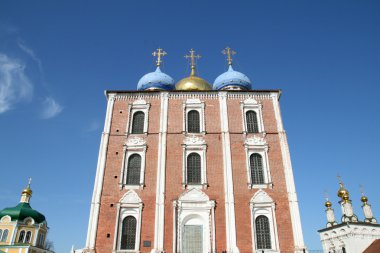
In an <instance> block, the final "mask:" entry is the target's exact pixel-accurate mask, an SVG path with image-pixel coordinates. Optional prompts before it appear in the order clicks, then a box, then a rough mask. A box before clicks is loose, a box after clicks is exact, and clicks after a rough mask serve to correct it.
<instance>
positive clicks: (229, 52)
mask: <svg viewBox="0 0 380 253" xmlns="http://www.w3.org/2000/svg"><path fill="white" fill-rule="evenodd" d="M222 54H225V55H227V62H228V65H232V56H233V55H235V54H236V52H235V51H234V50H233V49H232V48H230V47H226V48H225V49H223V51H222Z"/></svg>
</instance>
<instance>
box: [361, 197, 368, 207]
mask: <svg viewBox="0 0 380 253" xmlns="http://www.w3.org/2000/svg"><path fill="white" fill-rule="evenodd" d="M360 201H361V202H363V204H364V205H366V204H367V202H368V198H367V197H366V196H364V195H363V196H362V197H361V198H360Z"/></svg>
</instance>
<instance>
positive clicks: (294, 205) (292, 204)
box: [271, 93, 305, 252]
mask: <svg viewBox="0 0 380 253" xmlns="http://www.w3.org/2000/svg"><path fill="white" fill-rule="evenodd" d="M271 97H272V101H273V108H274V112H275V117H276V122H277V131H278V135H279V138H280V145H281V153H282V161H283V166H284V172H285V182H286V189H287V192H288V200H289V209H290V217H291V221H292V229H293V237H294V251H295V252H302V249H304V248H305V244H304V240H303V234H302V226H301V217H300V213H299V207H298V199H297V193H296V187H295V184H294V176H293V168H292V163H291V160H290V152H289V146H288V141H287V138H286V133H285V130H284V128H283V124H282V118H281V113H280V104H279V102H278V100H279V94H278V93H273V94H272V96H271Z"/></svg>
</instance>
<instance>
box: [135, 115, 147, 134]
mask: <svg viewBox="0 0 380 253" xmlns="http://www.w3.org/2000/svg"><path fill="white" fill-rule="evenodd" d="M144 121H145V113H143V112H135V113H134V114H133V120H132V133H133V134H142V133H144Z"/></svg>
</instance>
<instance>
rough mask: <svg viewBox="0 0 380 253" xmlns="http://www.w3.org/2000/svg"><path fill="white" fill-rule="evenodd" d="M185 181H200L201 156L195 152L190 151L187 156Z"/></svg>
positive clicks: (197, 182) (192, 182)
mask: <svg viewBox="0 0 380 253" xmlns="http://www.w3.org/2000/svg"><path fill="white" fill-rule="evenodd" d="M186 168H187V183H188V184H200V183H201V156H200V155H199V154H197V153H191V154H190V155H188V156H187V166H186Z"/></svg>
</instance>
